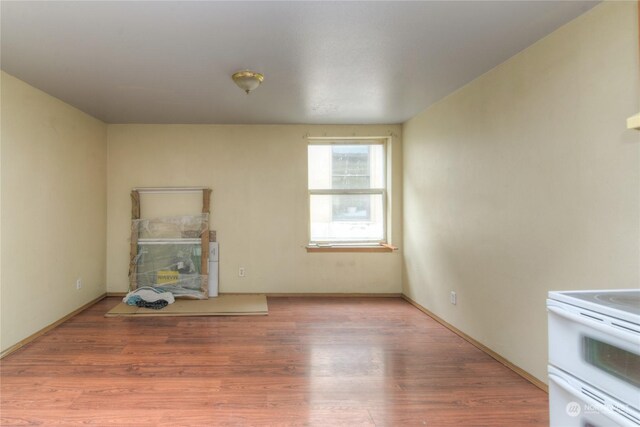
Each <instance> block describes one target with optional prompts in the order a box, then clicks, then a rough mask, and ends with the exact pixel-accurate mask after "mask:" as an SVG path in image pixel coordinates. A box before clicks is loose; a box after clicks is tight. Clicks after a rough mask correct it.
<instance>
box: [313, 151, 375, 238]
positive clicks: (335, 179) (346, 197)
mask: <svg viewBox="0 0 640 427" xmlns="http://www.w3.org/2000/svg"><path fill="white" fill-rule="evenodd" d="M384 154H385V152H384V144H382V143H380V142H372V143H371V144H366V143H357V144H355V143H354V144H349V143H345V144H329V143H328V144H322V143H317V142H314V143H312V144H310V145H309V151H308V155H309V158H308V163H309V165H308V166H309V205H310V212H311V218H310V222H311V236H310V240H311V241H312V242H347V243H349V242H381V241H384V240H385V235H384V233H385V230H384V228H385V227H384V224H385V215H386V213H385V197H386V193H385V158H384Z"/></svg>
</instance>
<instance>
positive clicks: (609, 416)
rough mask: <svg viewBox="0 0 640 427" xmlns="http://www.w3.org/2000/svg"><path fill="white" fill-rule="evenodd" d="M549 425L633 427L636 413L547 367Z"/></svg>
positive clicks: (637, 418)
mask: <svg viewBox="0 0 640 427" xmlns="http://www.w3.org/2000/svg"><path fill="white" fill-rule="evenodd" d="M549 424H550V426H551V427H637V426H640V413H638V411H636V410H634V409H633V408H631V407H630V406H628V405H625V404H623V403H621V402H618V401H617V400H615V399H613V398H611V396H607V395H606V394H605V393H603V392H602V391H600V390H598V389H596V388H595V387H591V386H590V385H588V384H586V383H584V382H583V381H580V380H578V379H577V378H573V377H571V375H569V374H567V373H566V372H562V371H561V370H559V369H556V368H554V367H553V366H549Z"/></svg>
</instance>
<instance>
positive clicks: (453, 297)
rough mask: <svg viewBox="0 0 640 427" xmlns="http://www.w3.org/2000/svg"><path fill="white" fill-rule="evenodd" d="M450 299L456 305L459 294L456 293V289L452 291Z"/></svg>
mask: <svg viewBox="0 0 640 427" xmlns="http://www.w3.org/2000/svg"><path fill="white" fill-rule="evenodd" d="M449 301H451V304H453V305H456V304H457V303H458V296H457V295H456V293H455V291H451V295H449Z"/></svg>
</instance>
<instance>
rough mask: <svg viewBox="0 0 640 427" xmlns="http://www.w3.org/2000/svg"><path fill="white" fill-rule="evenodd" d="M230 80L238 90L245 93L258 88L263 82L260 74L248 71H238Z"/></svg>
mask: <svg viewBox="0 0 640 427" xmlns="http://www.w3.org/2000/svg"><path fill="white" fill-rule="evenodd" d="M231 78H232V79H233V81H234V82H235V83H236V84H237V85H238V87H239V88H240V89H242V90H244V91H245V92H247V93H249V92H251V91H252V90H254V89H255V88H257V87H258V86H260V83H262V81H263V80H264V76H263V75H262V74H260V73H256V72H255V71H249V70H244V71H238V72H237V73H234V74H233V76H231Z"/></svg>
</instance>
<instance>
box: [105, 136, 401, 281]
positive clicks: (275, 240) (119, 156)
mask: <svg viewBox="0 0 640 427" xmlns="http://www.w3.org/2000/svg"><path fill="white" fill-rule="evenodd" d="M400 133H401V127H400V126H399V125H391V126H299V125H282V126H280V125H273V126H261V125H251V126H244V125H242V126H240V125H238V126H236V125H110V126H109V127H108V146H109V149H108V150H109V155H108V156H109V161H108V215H107V217H108V238H107V289H108V291H110V292H123V291H126V290H127V287H128V281H127V270H128V256H129V226H130V218H131V217H130V212H131V202H130V198H129V192H130V191H131V189H132V188H133V187H150V186H208V187H211V188H212V189H213V196H212V216H211V222H212V226H211V228H212V229H215V230H216V231H217V233H218V241H219V242H220V291H221V292H269V293H278V292H285V293H288V292H296V293H321V292H340V293H351V292H357V293H360V292H366V293H370V292H371V293H399V292H400V290H401V265H402V262H401V255H400V253H399V252H394V253H360V254H346V253H336V254H327V253H307V252H306V250H305V245H306V244H307V242H308V195H307V140H306V136H315V137H322V136H389V135H395V136H393V137H392V138H391V139H392V142H391V144H392V150H391V151H392V152H391V159H390V160H391V162H392V165H393V177H394V181H393V188H392V195H393V202H392V204H391V211H392V218H393V221H392V227H390V231H391V234H392V236H391V240H392V242H393V243H394V244H397V245H400V246H401V237H402V236H401V225H400V222H401V214H400V207H401V206H400V205H401V171H400V162H401V160H402V157H401V151H400V148H401V147H400ZM163 197H165V198H166V199H165V200H166V201H165V202H164V203H171V206H169V207H168V208H163V209H161V210H160V206H161V205H162V204H163V202H162V201H160V200H158V198H163ZM173 197H174V196H171V195H163V196H154V198H155V200H153V199H151V198H148V199H147V200H148V202H149V203H145V200H143V202H142V215H143V217H146V216H152V215H154V214H189V213H194V212H199V209H200V207H201V205H200V204H199V201H198V200H197V199H193V198H191V199H190V198H189V197H184V198H182V199H180V200H179V199H174V198H173ZM172 200H176V201H175V202H170V201H172ZM239 267H244V268H245V269H246V276H245V277H242V278H241V277H238V268H239Z"/></svg>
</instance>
